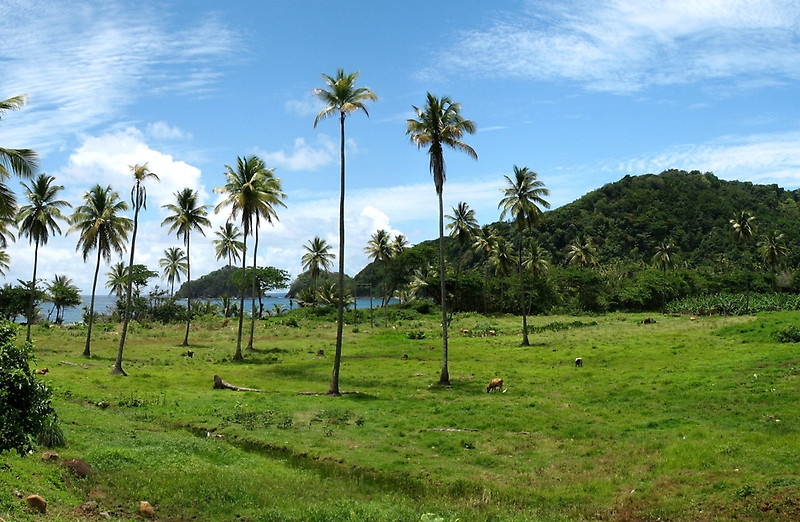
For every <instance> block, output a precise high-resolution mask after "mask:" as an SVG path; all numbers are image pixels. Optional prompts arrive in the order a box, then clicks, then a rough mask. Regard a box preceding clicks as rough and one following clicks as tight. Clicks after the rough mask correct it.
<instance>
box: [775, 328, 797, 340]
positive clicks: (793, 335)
mask: <svg viewBox="0 0 800 522" xmlns="http://www.w3.org/2000/svg"><path fill="white" fill-rule="evenodd" d="M775 337H776V338H777V339H778V340H779V341H780V342H782V343H800V328H798V327H797V326H795V325H793V324H790V325H789V326H787V327H786V328H781V329H780V330H778V331H777V332H775Z"/></svg>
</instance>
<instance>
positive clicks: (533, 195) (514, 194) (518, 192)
mask: <svg viewBox="0 0 800 522" xmlns="http://www.w3.org/2000/svg"><path fill="white" fill-rule="evenodd" d="M537 177H538V174H536V173H535V172H533V171H532V170H528V167H522V168H519V167H517V166H516V165H514V178H513V179H512V178H511V177H509V176H505V178H506V183H507V185H506V188H504V189H501V190H502V191H503V198H502V199H501V200H500V203H499V205H498V208H501V209H502V211H501V212H500V219H505V217H506V216H508V215H510V216H511V219H512V221H514V223H515V224H516V225H517V232H519V251H518V252H519V253H518V256H517V269H518V271H519V294H520V308H521V309H522V346H530V343H529V342H528V316H527V313H526V312H525V308H526V306H525V284H524V282H525V278H524V277H523V272H522V250H523V246H524V244H525V231H526V230H527V229H529V228H531V227H533V226H534V225H536V224H537V223H538V222H539V217H540V216H541V215H542V209H541V208H540V207H544V208H550V203H548V202H547V201H545V200H544V196H547V195H548V194H549V193H550V191H548V190H547V189H546V188H545V186H544V183H542V182H541V181H540V180H539V179H537Z"/></svg>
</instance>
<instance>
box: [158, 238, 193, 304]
mask: <svg viewBox="0 0 800 522" xmlns="http://www.w3.org/2000/svg"><path fill="white" fill-rule="evenodd" d="M158 266H160V267H161V268H163V269H164V270H163V271H162V272H161V277H163V278H164V279H166V280H167V283H169V294H170V295H171V296H174V295H175V281H177V282H179V283H180V282H181V277H182V276H185V275H187V274H188V273H189V260H188V259H187V258H186V252H184V251H183V249H182V248H180V247H169V248H168V249H166V250H164V257H162V258H161V259H159V261H158Z"/></svg>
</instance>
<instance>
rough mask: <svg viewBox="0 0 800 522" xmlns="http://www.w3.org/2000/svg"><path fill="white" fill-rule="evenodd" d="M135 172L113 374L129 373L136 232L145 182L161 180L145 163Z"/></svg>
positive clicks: (144, 199) (143, 204) (144, 200)
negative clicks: (126, 355) (125, 357)
mask: <svg viewBox="0 0 800 522" xmlns="http://www.w3.org/2000/svg"><path fill="white" fill-rule="evenodd" d="M130 169H131V173H132V174H133V188H131V204H132V205H133V234H132V235H131V248H130V261H129V262H128V280H127V282H126V288H125V292H126V296H125V319H124V321H123V322H122V333H121V334H120V336H119V350H117V359H116V361H115V362H114V366H113V367H112V368H111V375H128V374H127V373H125V370H123V369H122V352H123V350H124V349H125V338H126V337H127V335H128V324H129V323H130V322H131V308H132V304H133V258H134V254H135V253H136V232H137V231H138V229H139V211H140V210H142V209H145V210H147V189H146V188H145V186H144V182H145V181H147V180H150V179H153V180H155V181H160V179H159V178H158V175H157V174H156V173H155V172H151V171H150V169H149V168H148V167H147V163H145V164H144V165H131V167H130Z"/></svg>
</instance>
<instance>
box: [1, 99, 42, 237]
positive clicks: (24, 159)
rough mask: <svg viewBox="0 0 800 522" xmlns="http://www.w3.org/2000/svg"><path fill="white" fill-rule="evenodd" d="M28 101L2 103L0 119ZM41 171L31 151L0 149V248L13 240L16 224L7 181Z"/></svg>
mask: <svg viewBox="0 0 800 522" xmlns="http://www.w3.org/2000/svg"><path fill="white" fill-rule="evenodd" d="M27 101H28V97H27V96H25V95H24V94H23V95H20V96H14V97H12V98H8V99H7V100H2V101H0V119H2V116H3V114H4V113H6V112H8V111H16V110H19V109H21V108H22V107H23V106H24V105H25V104H26V103H27ZM38 169H39V157H38V156H37V154H36V152H34V151H32V150H30V149H9V148H4V147H0V247H5V246H6V242H7V236H10V237H11V239H13V235H12V234H11V232H10V231H9V227H10V226H12V225H13V224H14V223H15V222H16V208H17V199H16V196H15V195H14V191H13V190H11V189H10V188H8V186H7V185H6V184H5V180H7V179H8V178H9V177H11V174H12V173H14V174H16V175H17V176H19V177H20V178H25V179H31V178H33V176H34V174H35V173H36V171H37V170H38Z"/></svg>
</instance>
